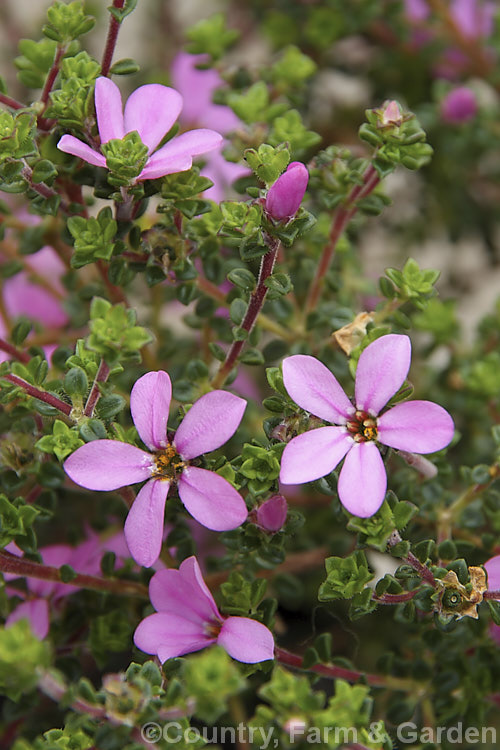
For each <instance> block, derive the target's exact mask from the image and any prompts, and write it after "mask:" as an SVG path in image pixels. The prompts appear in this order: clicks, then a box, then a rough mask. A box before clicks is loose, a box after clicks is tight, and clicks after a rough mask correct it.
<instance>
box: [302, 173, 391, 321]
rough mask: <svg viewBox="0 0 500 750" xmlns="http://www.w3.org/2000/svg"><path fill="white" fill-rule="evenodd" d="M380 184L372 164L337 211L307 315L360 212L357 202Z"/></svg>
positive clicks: (314, 304)
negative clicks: (341, 240)
mask: <svg viewBox="0 0 500 750" xmlns="http://www.w3.org/2000/svg"><path fill="white" fill-rule="evenodd" d="M379 182H380V177H379V176H378V174H377V172H376V170H375V167H374V166H373V165H372V164H370V166H369V167H368V169H367V170H366V172H365V174H364V177H363V183H362V184H361V185H355V186H354V187H353V189H352V190H351V192H350V193H349V195H348V196H347V199H346V201H345V203H343V204H342V205H340V206H339V207H338V208H337V209H336V211H335V213H334V216H333V222H332V228H331V230H330V237H329V239H328V242H327V244H326V245H325V248H324V249H323V253H322V255H321V258H320V261H319V263H318V267H317V269H316V274H315V276H314V279H313V280H312V283H311V286H310V288H309V293H308V295H307V300H306V307H305V310H306V313H310V312H312V311H313V310H314V309H315V308H316V306H317V304H318V301H319V297H320V294H321V288H322V285H323V279H324V277H325V275H326V273H327V271H328V269H329V267H330V263H331V262H332V258H333V254H334V252H335V248H336V247H337V243H338V241H339V239H340V237H341V236H342V234H343V233H344V231H345V229H346V227H347V225H348V224H349V222H350V221H351V219H352V218H353V216H354V215H355V214H356V212H357V210H358V207H357V205H356V202H357V201H359V200H361V199H362V198H366V197H367V196H368V195H369V194H370V193H371V192H372V190H373V189H374V188H375V187H376V185H377V184H378V183H379Z"/></svg>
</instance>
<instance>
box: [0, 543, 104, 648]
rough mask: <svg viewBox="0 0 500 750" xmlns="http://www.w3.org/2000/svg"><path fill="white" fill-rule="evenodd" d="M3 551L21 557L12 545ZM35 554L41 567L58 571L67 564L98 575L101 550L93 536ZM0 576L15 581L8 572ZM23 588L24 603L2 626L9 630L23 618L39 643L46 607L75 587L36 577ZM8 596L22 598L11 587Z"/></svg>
mask: <svg viewBox="0 0 500 750" xmlns="http://www.w3.org/2000/svg"><path fill="white" fill-rule="evenodd" d="M5 549H6V550H7V551H8V552H11V553H12V554H13V555H16V556H17V557H22V555H23V553H22V551H21V550H20V549H19V547H18V546H17V545H16V544H15V543H14V542H11V543H10V544H8V545H7V547H6V548H5ZM39 551H40V555H41V557H42V561H43V564H44V565H50V566H53V567H55V568H60V567H61V566H62V565H71V567H72V568H74V569H75V570H76V571H77V573H86V574H87V575H98V574H99V573H100V558H101V554H102V550H101V548H100V545H99V542H98V538H97V536H96V535H94V537H93V538H91V539H88V540H85V541H84V542H82V543H81V544H79V545H78V546H77V547H70V546H69V545H67V544H53V545H50V546H47V547H41V548H40V550H39ZM4 577H5V579H6V580H13V579H15V578H17V576H16V575H14V574H9V573H4ZM26 585H27V589H28V592H27V594H26V598H25V600H24V601H23V602H21V603H20V604H18V605H17V607H15V608H14V609H13V610H12V612H11V613H10V615H9V616H8V617H7V620H6V622H5V625H6V627H9V625H12V624H13V623H14V622H17V621H18V620H22V619H27V620H28V621H29V623H30V625H31V629H32V631H33V633H34V634H35V635H36V637H37V638H39V639H40V640H43V638H45V636H46V635H47V634H48V632H49V624H50V622H49V619H50V617H49V615H50V605H51V604H52V605H57V603H58V602H60V601H61V599H63V598H64V597H66V596H69V595H70V594H73V593H74V592H75V591H78V589H79V587H78V586H73V585H72V584H68V583H58V582H57V581H43V580H39V579H37V578H28V579H27V584H26ZM8 593H9V594H10V595H11V596H12V595H15V596H23V592H21V591H20V590H18V589H15V588H12V587H9V589H8Z"/></svg>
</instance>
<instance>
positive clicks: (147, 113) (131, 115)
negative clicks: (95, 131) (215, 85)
mask: <svg viewBox="0 0 500 750" xmlns="http://www.w3.org/2000/svg"><path fill="white" fill-rule="evenodd" d="M181 109H182V96H181V95H180V94H179V92H178V91H175V89H171V88H169V87H168V86H162V85H161V84H159V83H148V84H146V86H140V87H139V88H138V89H136V90H135V91H134V92H132V94H130V96H129V98H128V99H127V103H126V104H125V115H124V120H125V133H130V132H132V131H133V130H137V132H138V133H139V135H140V137H141V141H142V142H143V143H144V144H145V145H146V146H147V147H148V149H149V151H150V153H151V151H153V150H154V149H155V148H156V147H157V145H158V144H159V142H160V141H161V139H162V138H163V136H164V135H165V133H168V131H169V130H170V128H171V127H172V125H173V124H174V122H175V121H176V120H177V118H178V117H179V114H180V111H181Z"/></svg>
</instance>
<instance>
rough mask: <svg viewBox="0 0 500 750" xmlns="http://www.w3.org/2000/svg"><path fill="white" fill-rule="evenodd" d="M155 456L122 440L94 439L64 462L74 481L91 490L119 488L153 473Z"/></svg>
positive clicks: (66, 470) (147, 477) (148, 476)
mask: <svg viewBox="0 0 500 750" xmlns="http://www.w3.org/2000/svg"><path fill="white" fill-rule="evenodd" d="M152 466H153V457H152V456H151V454H150V453H146V451H142V450H141V449H140V448H136V447H135V445H130V444H129V443H122V442H120V441H119V440H93V441H92V442H91V443H86V444H85V445H82V446H81V448H77V450H76V451H75V452H74V453H72V454H71V456H70V457H69V458H67V459H66V461H65V462H64V471H65V472H66V474H67V475H68V476H69V478H70V479H72V480H73V482H76V484H79V485H80V487H86V488H87V489H88V490H103V491H109V490H116V489H118V487H125V485H127V484H135V483H136V482H143V481H144V480H145V479H149V478H150V476H151V468H152Z"/></svg>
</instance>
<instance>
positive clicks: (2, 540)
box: [0, 495, 39, 547]
mask: <svg viewBox="0 0 500 750" xmlns="http://www.w3.org/2000/svg"><path fill="white" fill-rule="evenodd" d="M38 514H39V510H38V508H35V507H34V506H33V505H27V504H26V503H25V502H24V500H23V499H22V498H21V497H17V498H15V500H13V501H12V502H10V500H9V499H8V498H7V497H6V496H5V495H0V547H6V546H7V544H9V542H11V541H12V540H13V539H15V538H16V537H18V536H26V535H27V534H28V532H29V531H30V529H31V526H32V525H33V522H34V521H35V519H36V517H37V516H38Z"/></svg>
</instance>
